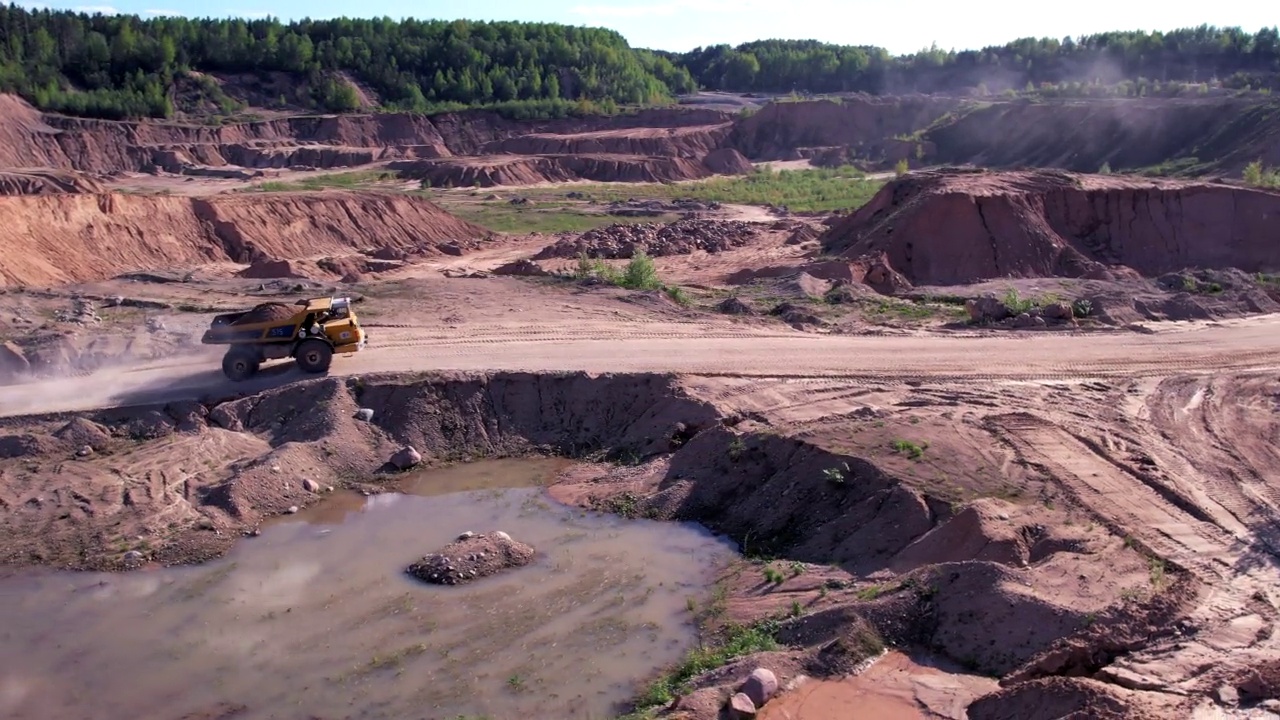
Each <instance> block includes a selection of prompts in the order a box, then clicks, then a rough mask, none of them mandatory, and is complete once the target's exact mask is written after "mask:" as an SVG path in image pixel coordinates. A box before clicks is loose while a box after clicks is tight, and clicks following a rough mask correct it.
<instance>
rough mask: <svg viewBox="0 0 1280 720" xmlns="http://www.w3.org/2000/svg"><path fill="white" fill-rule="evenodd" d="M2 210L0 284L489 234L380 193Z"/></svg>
mask: <svg viewBox="0 0 1280 720" xmlns="http://www.w3.org/2000/svg"><path fill="white" fill-rule="evenodd" d="M0 217H3V218H4V222H3V223H0V286H3V285H47V284H59V283H67V282H77V281H85V280H95V279H101V278H106V277H111V276H113V275H117V274H120V273H124V272H128V271H133V270H142V269H154V268H161V267H175V266H179V267H180V266H184V265H191V264H196V263H207V262H227V261H231V262H241V263H247V262H252V261H254V260H255V259H260V258H265V257H270V258H298V257H309V256H314V255H320V254H325V253H341V252H344V251H345V252H352V251H354V250H358V249H361V248H381V247H393V248H399V249H405V250H410V249H411V250H413V251H416V252H423V251H430V248H431V247H432V246H434V245H438V244H445V243H449V242H452V241H456V240H465V239H470V238H480V237H484V236H485V235H487V234H488V231H486V230H484V229H483V228H480V227H479V226H476V225H473V224H471V223H468V222H465V221H463V220H460V219H458V218H456V217H454V216H452V215H450V214H448V213H446V212H445V211H443V210H441V209H440V208H439V207H438V206H436V205H434V204H432V203H430V202H428V201H426V200H424V199H422V198H418V197H412V196H400V195H389V194H381V193H344V192H326V193H309V194H302V193H289V194H281V195H240V196H217V197H212V198H208V199H198V198H187V197H160V196H138V195H117V194H93V195H91V194H81V195H61V196H27V197H4V198H0ZM104 249H105V251H104Z"/></svg>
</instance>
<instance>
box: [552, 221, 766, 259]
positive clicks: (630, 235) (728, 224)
mask: <svg viewBox="0 0 1280 720" xmlns="http://www.w3.org/2000/svg"><path fill="white" fill-rule="evenodd" d="M757 237H758V230H757V228H756V227H755V226H754V225H752V224H751V223H745V222H740V221H736V220H678V221H676V222H673V223H667V224H660V223H639V224H627V223H622V224H617V225H608V226H606V227H602V228H596V229H594V230H588V231H587V232H585V233H583V234H582V235H580V236H578V237H577V238H565V239H563V240H560V241H557V242H556V243H554V244H552V245H549V246H547V247H545V248H543V249H542V251H540V252H539V253H538V254H537V255H535V256H534V257H533V259H534V260H547V259H550V258H571V257H577V256H579V255H581V254H583V253H586V254H587V256H588V257H593V258H609V259H615V258H629V257H631V256H632V255H634V254H635V253H636V251H638V250H639V251H643V252H645V253H646V254H648V255H649V256H650V257H661V256H665V255H688V254H690V253H693V252H694V251H697V250H702V251H704V252H709V253H717V252H724V251H725V250H732V249H734V248H737V247H742V246H744V245H747V244H749V243H751V242H752V241H753V240H755V239H756V238H757Z"/></svg>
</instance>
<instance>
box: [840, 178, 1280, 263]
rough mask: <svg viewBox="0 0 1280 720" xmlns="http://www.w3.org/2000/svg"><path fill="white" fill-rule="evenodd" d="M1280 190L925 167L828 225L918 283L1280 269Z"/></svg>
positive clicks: (848, 252)
mask: <svg viewBox="0 0 1280 720" xmlns="http://www.w3.org/2000/svg"><path fill="white" fill-rule="evenodd" d="M1278 233H1280V193H1277V192H1269V191H1263V190H1253V189H1243V188H1236V187H1231V186H1227V185H1217V184H1210V183H1192V182H1174V181H1158V180H1143V179H1137V178H1124V177H1117V176H1109V175H1077V174H1072V173H1065V172H1056V171H1037V172H1005V173H1000V172H987V171H965V170H940V171H933V172H922V173H918V174H914V175H910V176H907V177H904V178H902V179H899V180H897V181H894V182H892V183H890V184H889V185H887V186H885V187H884V188H883V189H882V190H881V191H880V192H879V193H877V195H876V196H875V197H874V198H873V199H872V200H871V202H869V203H868V204H867V205H865V206H863V207H862V208H860V209H859V210H858V211H857V212H855V213H854V214H852V215H850V216H848V217H847V218H845V219H843V220H842V221H841V222H839V223H837V224H836V225H835V226H833V227H832V228H831V229H830V230H828V231H827V232H826V233H824V234H823V235H822V238H821V242H822V248H823V250H824V252H826V253H828V254H839V255H843V256H845V257H847V258H850V259H856V260H865V261H868V262H873V263H882V264H883V266H884V267H883V268H882V269H881V271H880V272H881V274H885V275H886V277H892V275H893V274H894V273H900V274H901V275H902V276H903V279H904V280H905V281H908V282H911V283H916V284H928V285H952V284H966V283H971V282H976V281H979V280H982V279H989V278H999V277H1051V276H1060V277H1073V278H1079V277H1099V276H1102V275H1103V274H1105V273H1107V272H1108V271H1109V269H1111V268H1117V267H1124V266H1127V267H1128V268H1132V270H1134V271H1136V272H1138V273H1140V274H1142V275H1145V276H1156V275H1161V274H1164V273H1168V272H1174V271H1177V270H1180V269H1182V268H1185V267H1206V268H1226V267H1236V268H1240V269H1243V270H1245V271H1248V272H1257V271H1269V270H1274V269H1276V268H1280V247H1278V246H1276V245H1275V243H1274V242H1272V239H1273V238H1274V237H1275V236H1276V235H1277V234H1278Z"/></svg>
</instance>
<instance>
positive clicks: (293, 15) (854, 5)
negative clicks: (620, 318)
mask: <svg viewBox="0 0 1280 720" xmlns="http://www.w3.org/2000/svg"><path fill="white" fill-rule="evenodd" d="M5 1H7V0H0V2H5ZM18 4H20V5H25V6H28V7H48V8H52V9H56V10H78V11H83V12H89V13H93V12H95V11H97V12H102V13H112V12H123V13H131V14H137V15H141V16H143V17H154V16H157V15H187V16H189V17H205V16H214V17H225V16H238V17H245V18H259V17H266V16H268V15H271V16H274V17H277V18H279V19H281V20H283V21H286V22H287V21H289V20H295V19H301V18H303V17H311V18H313V19H323V18H330V17H340V16H343V15H346V16H352V17H381V16H388V17H391V18H395V19H400V18H403V17H417V18H421V19H444V20H453V19H457V18H466V19H471V20H536V21H544V22H559V23H566V24H569V25H590V26H595V27H608V28H613V29H615V30H617V31H619V32H621V33H622V34H623V36H625V37H626V38H627V40H628V41H629V42H630V43H631V45H632V46H633V47H644V48H652V49H658V50H672V51H685V50H691V49H693V48H695V47H699V46H707V45H716V44H720V43H728V44H730V45H737V44H739V43H743V42H748V41H751V40H763V39H769V38H782V39H814V40H821V41H824V42H831V43H839V44H843V45H877V46H880V47H883V48H887V49H888V50H889V51H890V52H892V53H894V54H903V53H910V52H915V51H917V50H921V49H923V48H927V47H929V46H930V45H931V44H933V43H936V44H937V45H938V47H940V48H942V49H945V50H950V49H955V50H965V49H976V48H981V47H984V46H987V45H1001V44H1004V43H1005V42H1008V41H1009V40H1013V39H1016V38H1021V37H1028V36H1030V37H1055V38H1062V37H1065V36H1068V35H1069V36H1072V37H1077V36H1080V35H1087V34H1091V33H1097V32H1105V31H1107V30H1148V31H1150V30H1172V29H1174V28H1179V27H1193V26H1198V25H1201V24H1207V25H1217V26H1220V27H1227V26H1239V27H1242V28H1244V29H1245V30H1247V31H1249V32H1254V31H1257V30H1258V29H1260V28H1263V27H1272V26H1275V25H1276V24H1277V15H1276V14H1275V13H1274V12H1273V11H1271V10H1268V9H1267V8H1269V7H1272V6H1271V5H1269V4H1268V3H1265V2H1259V1H1258V0H1218V2H1213V3H1202V2H1191V1H1190V0H1172V1H1171V2H1165V3H1159V4H1155V3H1151V2H1135V1H1134V0H1130V1H1129V2H1123V1H1118V0H1074V1H1073V2H1067V3H1062V4H1057V3H1053V4H1045V5H1040V4H1027V3H1025V2H1014V1H1013V0H986V1H985V2H984V1H983V0H974V1H971V2H968V3H960V2H955V1H954V0H916V2H911V3H910V4H907V3H903V4H901V5H899V4H896V3H888V2H884V0H874V1H871V0H771V1H770V0H484V1H483V2H471V3H468V2H459V1H458V0H361V2H358V3H355V2H350V1H343V0H38V1H37V0H18Z"/></svg>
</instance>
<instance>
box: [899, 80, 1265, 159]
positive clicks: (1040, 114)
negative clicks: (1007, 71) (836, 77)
mask: <svg viewBox="0 0 1280 720" xmlns="http://www.w3.org/2000/svg"><path fill="white" fill-rule="evenodd" d="M922 127H923V126H922ZM922 139H923V140H925V141H927V142H929V143H930V144H931V146H932V147H931V148H930V152H929V154H928V155H927V156H926V158H925V160H926V161H928V162H935V163H951V164H959V163H972V164H975V165H985V166H988V167H1056V168H1062V169H1065V170H1071V171H1076V172H1097V170H1098V169H1099V168H1100V167H1102V165H1103V164H1104V163H1106V164H1108V165H1110V166H1111V167H1112V168H1114V169H1116V170H1120V169H1121V168H1131V169H1137V168H1146V167H1153V166H1157V165H1162V164H1173V165H1177V166H1180V169H1196V168H1198V169H1199V170H1200V171H1201V172H1208V171H1214V172H1226V173H1229V174H1232V175H1236V176H1237V177H1238V176H1239V172H1240V170H1241V169H1242V168H1243V167H1244V166H1245V165H1247V164H1248V163H1250V162H1252V161H1254V160H1257V159H1262V160H1263V161H1264V162H1266V163H1267V164H1269V165H1276V164H1280V101H1271V100H1259V99H1257V98H1213V99H1211V100H1210V99H1111V100H1102V99H1098V100H1064V101H1049V102H1030V101H1018V102H1000V103H984V104H974V105H971V106H969V107H967V108H965V109H964V110H962V111H959V112H956V113H953V114H951V115H948V116H947V117H945V118H942V119H940V120H939V121H938V123H937V124H936V125H935V126H934V127H933V128H932V129H930V130H929V131H928V132H926V133H924V135H923V137H922Z"/></svg>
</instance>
